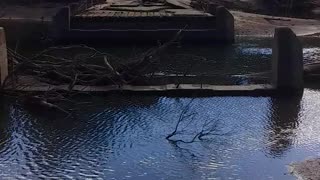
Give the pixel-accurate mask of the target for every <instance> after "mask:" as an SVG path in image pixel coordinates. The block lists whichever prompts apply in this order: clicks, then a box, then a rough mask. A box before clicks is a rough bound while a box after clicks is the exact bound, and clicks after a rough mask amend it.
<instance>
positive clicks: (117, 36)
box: [63, 29, 218, 43]
mask: <svg viewBox="0 0 320 180" xmlns="http://www.w3.org/2000/svg"><path fill="white" fill-rule="evenodd" d="M179 31H180V29H155V30H143V29H129V30H112V29H102V30H82V29H71V30H70V31H69V32H68V33H65V36H64V37H63V38H64V39H71V40H84V41H95V40H98V41H99V40H101V39H108V40H109V41H112V42H130V41H131V42H134V43H142V42H157V41H164V42H165V41H169V40H171V39H172V38H173V37H174V36H175V35H176V34H177V33H178V32H179ZM79 38H81V39H79ZM217 38H218V37H217V36H216V30H215V29H192V30H182V31H181V33H180V37H179V39H180V41H181V42H185V41H191V40H192V41H193V42H204V41H206V42H208V41H211V42H213V41H214V40H216V39H217Z"/></svg>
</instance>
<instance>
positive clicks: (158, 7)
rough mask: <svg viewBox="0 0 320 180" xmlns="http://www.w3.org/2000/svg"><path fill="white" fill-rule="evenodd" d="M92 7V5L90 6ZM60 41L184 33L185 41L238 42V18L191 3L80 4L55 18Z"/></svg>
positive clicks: (176, 0)
mask: <svg viewBox="0 0 320 180" xmlns="http://www.w3.org/2000/svg"><path fill="white" fill-rule="evenodd" d="M89 6H91V5H90V4H89ZM52 29H53V36H54V37H55V38H57V39H80V38H81V39H82V40H85V39H86V40H93V39H95V40H97V39H108V40H112V41H117V42H121V41H125V42H130V41H134V42H135V43H139V42H145V41H148V42H156V41H168V40H170V38H172V37H174V36H175V34H177V33H178V32H180V34H181V41H192V42H195V41H201V42H203V41H207V42H216V41H219V42H226V43H233V42H234V36H235V35H234V18H233V16H232V15H231V13H230V12H229V11H228V10H227V9H225V8H224V7H214V8H212V9H208V10H205V11H202V10H197V9H194V8H192V7H191V5H190V2H189V1H188V0H163V1H160V0H159V1H138V0H122V1H121V0H120V1H107V2H105V3H99V4H96V5H92V6H91V7H89V8H85V9H84V10H80V11H79V5H76V4H73V5H71V6H70V7H65V8H63V9H61V10H60V11H59V12H58V13H57V15H56V16H55V17H54V18H53V28H52Z"/></svg>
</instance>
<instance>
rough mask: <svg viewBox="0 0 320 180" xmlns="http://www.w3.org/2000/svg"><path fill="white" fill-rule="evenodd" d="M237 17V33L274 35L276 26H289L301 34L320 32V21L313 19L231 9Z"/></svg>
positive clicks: (235, 17) (307, 34) (308, 34)
mask: <svg viewBox="0 0 320 180" xmlns="http://www.w3.org/2000/svg"><path fill="white" fill-rule="evenodd" d="M231 12H232V14H233V16H234V19H235V30H236V35H245V36H272V35H273V32H274V29H275V28H276V27H289V28H291V29H292V30H293V31H294V32H295V33H296V34H297V35H299V36H310V35H317V34H319V33H320V21H319V20H312V19H298V18H285V17H276V16H267V15H259V14H253V13H245V12H240V11H231Z"/></svg>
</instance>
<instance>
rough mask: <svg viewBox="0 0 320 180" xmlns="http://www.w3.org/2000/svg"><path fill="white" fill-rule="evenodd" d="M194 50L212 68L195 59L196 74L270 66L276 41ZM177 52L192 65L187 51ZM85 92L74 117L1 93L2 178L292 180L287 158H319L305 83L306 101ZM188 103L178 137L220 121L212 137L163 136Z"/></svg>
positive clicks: (307, 52)
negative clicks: (170, 138)
mask: <svg viewBox="0 0 320 180" xmlns="http://www.w3.org/2000/svg"><path fill="white" fill-rule="evenodd" d="M239 46H240V48H239ZM189 48H190V49H189V50H190V51H186V52H189V53H191V54H193V55H194V54H196V55H202V56H205V57H206V59H205V60H203V63H204V64H205V65H203V64H202V65H198V66H195V68H194V72H199V71H206V72H208V73H209V74H210V73H211V74H214V73H221V74H224V73H247V72H251V71H257V72H259V71H264V70H268V69H270V64H271V62H270V59H271V49H270V48H271V47H270V43H266V42H265V41H261V42H260V41H258V42H255V41H253V42H251V41H250V42H246V43H242V44H241V43H240V44H237V45H235V46H232V47H227V48H220V49H219V48H216V49H214V50H212V52H211V53H208V52H210V48H209V47H208V48H201V49H200V50H199V51H195V50H194V49H193V51H192V47H189ZM187 49H188V48H187ZM184 50H186V49H183V50H181V52H184ZM222 50H224V51H222ZM186 52H184V53H186ZM180 57H183V58H184V59H185V60H186V61H185V62H184V63H189V62H188V61H187V58H186V57H187V56H186V55H184V56H180ZM249 57H250V58H249ZM304 57H305V61H306V62H314V61H316V60H317V59H318V57H319V48H317V47H312V46H311V45H308V46H306V48H305V49H304ZM170 63H171V64H175V65H177V64H180V63H181V62H170ZM226 69H227V70H228V72H226ZM178 70H179V69H174V67H172V69H170V71H178ZM229 70H230V71H229ZM86 98H89V97H83V99H82V100H83V101H87V100H88V101H93V102H94V105H93V106H92V105H91V106H84V105H79V106H78V107H77V108H78V109H79V110H77V111H76V112H77V116H76V118H68V119H64V118H63V117H61V116H59V115H58V114H50V113H47V114H43V113H42V114H40V113H39V112H37V111H36V112H34V111H31V110H29V108H28V107H25V106H23V105H21V104H19V103H18V102H15V101H14V100H12V99H8V98H3V99H1V101H2V103H1V107H0V108H1V111H0V119H1V120H0V176H1V177H2V178H14V179H36V178H43V179H48V178H56V179H72V178H74V179H139V180H140V179H292V176H290V175H288V174H287V168H286V166H287V165H288V164H290V163H291V162H293V161H300V160H303V159H305V158H306V157H309V156H313V157H314V156H317V155H320V154H319V152H318V149H319V148H320V138H319V135H318V134H319V133H318V132H319V131H320V124H319V122H320V102H319V99H320V93H319V90H318V89H305V92H304V94H303V97H302V98H298V97H296V98H284V97H211V98H195V99H194V100H192V99H191V98H174V97H159V96H129V95H114V94H110V95H106V96H103V97H98V96H97V97H91V98H89V99H86ZM92 98H93V99H92ZM191 100H192V102H191V103H190V101H191ZM189 103H190V107H189V108H188V110H187V111H186V113H185V115H186V116H188V115H189V116H188V117H189V119H188V120H186V121H184V122H183V123H182V124H181V125H182V126H181V129H182V127H184V128H183V129H184V130H185V131H184V132H182V133H181V134H179V135H177V136H175V137H174V138H175V139H180V140H181V139H182V140H185V141H188V140H190V139H192V137H194V134H195V133H197V132H199V130H201V129H202V128H203V127H205V126H204V124H205V123H208V122H213V123H214V125H216V126H214V127H215V129H214V131H213V132H215V134H214V135H212V136H210V137H208V138H205V139H203V140H201V141H199V140H198V141H196V142H193V143H172V142H170V141H168V140H166V136H167V135H168V134H170V133H171V132H172V131H173V130H174V129H175V125H176V123H177V121H178V119H179V117H180V116H181V112H182V111H183V110H184V109H185V108H186V106H187V105H188V104H189ZM181 129H179V130H181ZM222 177H223V178H222Z"/></svg>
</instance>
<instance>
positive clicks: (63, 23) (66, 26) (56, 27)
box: [51, 7, 70, 39]
mask: <svg viewBox="0 0 320 180" xmlns="http://www.w3.org/2000/svg"><path fill="white" fill-rule="evenodd" d="M51 29H52V33H51V34H52V36H53V38H56V39H59V38H61V37H63V36H64V35H65V34H66V33H67V32H68V31H69V30H70V8H69V7H63V8H61V9H60V10H59V11H58V12H57V14H56V15H55V16H54V17H53V21H52V28H51Z"/></svg>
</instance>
